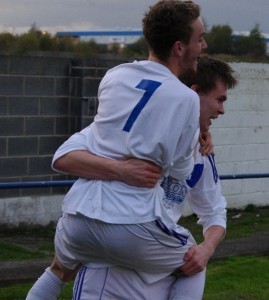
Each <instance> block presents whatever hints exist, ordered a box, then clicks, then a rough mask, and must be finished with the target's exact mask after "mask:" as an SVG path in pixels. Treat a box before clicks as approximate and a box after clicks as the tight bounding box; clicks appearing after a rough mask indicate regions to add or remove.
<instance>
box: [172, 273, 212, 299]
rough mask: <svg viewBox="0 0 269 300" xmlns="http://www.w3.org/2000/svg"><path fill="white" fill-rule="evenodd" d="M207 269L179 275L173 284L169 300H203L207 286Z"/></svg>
mask: <svg viewBox="0 0 269 300" xmlns="http://www.w3.org/2000/svg"><path fill="white" fill-rule="evenodd" d="M205 277H206V270H203V271H202V272H199V273H197V274H195V275H193V276H190V277H187V276H181V277H178V278H177V280H176V281H175V283H174V284H173V286H172V288H171V292H170V296H169V298H167V299H169V300H201V299H202V298H203V293H204V287H205Z"/></svg>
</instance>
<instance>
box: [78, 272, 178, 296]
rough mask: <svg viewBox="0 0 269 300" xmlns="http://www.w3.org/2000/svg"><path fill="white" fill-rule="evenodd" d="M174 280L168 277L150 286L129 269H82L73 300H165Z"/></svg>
mask: <svg viewBox="0 0 269 300" xmlns="http://www.w3.org/2000/svg"><path fill="white" fill-rule="evenodd" d="M175 280H176V278H175V277H173V276H168V277H166V278H163V279H162V280H160V281H158V282H155V283H153V284H150V285H149V284H146V283H144V281H143V280H142V279H141V277H140V276H139V275H138V274H137V273H136V272H135V271H134V270H131V269H126V268H121V267H109V268H105V267H104V268H94V267H91V268H86V267H82V268H81V269H80V271H79V273H78V274H77V276H76V280H75V284H74V289H73V300H78V299H80V300H86V299H91V300H99V299H103V300H122V299H136V300H152V299H154V300H167V299H168V297H169V294H170V290H171V287H172V286H173V283H174V281H175Z"/></svg>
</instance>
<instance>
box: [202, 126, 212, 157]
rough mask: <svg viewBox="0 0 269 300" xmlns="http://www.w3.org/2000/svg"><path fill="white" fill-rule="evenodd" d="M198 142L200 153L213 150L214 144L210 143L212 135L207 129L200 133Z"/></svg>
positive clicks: (207, 152)
mask: <svg viewBox="0 0 269 300" xmlns="http://www.w3.org/2000/svg"><path fill="white" fill-rule="evenodd" d="M199 143H200V146H201V149H200V152H201V154H202V155H209V154H211V153H212V152H213V150H214V145H213V143H212V136H211V133H210V132H209V131H207V132H201V133H200V136H199Z"/></svg>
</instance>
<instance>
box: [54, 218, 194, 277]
mask: <svg viewBox="0 0 269 300" xmlns="http://www.w3.org/2000/svg"><path fill="white" fill-rule="evenodd" d="M57 229H58V230H57V233H56V236H59V238H58V239H57V240H56V241H55V250H56V253H57V257H58V258H59V261H60V262H61V264H62V265H64V266H65V267H66V268H68V269H75V268H76V267H77V264H78V262H80V263H81V264H82V265H84V266H88V264H89V263H100V262H101V263H103V264H106V265H105V266H113V265H116V266H122V267H125V268H129V269H135V270H136V271H137V272H139V274H140V276H141V277H142V278H143V280H144V281H145V282H147V283H153V282H155V281H158V280H160V279H161V278H164V277H167V276H169V275H170V274H171V273H172V272H173V271H174V270H175V269H177V268H178V267H180V266H181V265H183V263H184V260H183V258H184V255H185V253H186V252H187V251H188V249H189V248H190V247H191V246H193V245H194V244H195V241H194V239H193V237H192V236H191V234H190V233H189V232H188V231H187V230H186V229H184V228H181V231H180V232H177V234H175V232H168V233H167V231H166V230H162V228H160V227H158V226H157V225H156V223H155V221H152V222H148V223H143V224H128V225H124V224H109V223H105V222H102V221H98V220H94V219H90V218H87V217H85V216H82V215H67V216H66V217H65V218H62V222H61V224H60V226H57Z"/></svg>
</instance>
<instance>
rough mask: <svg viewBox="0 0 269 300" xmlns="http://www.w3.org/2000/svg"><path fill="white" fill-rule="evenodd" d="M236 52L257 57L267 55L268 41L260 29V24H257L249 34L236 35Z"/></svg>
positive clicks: (236, 53)
mask: <svg viewBox="0 0 269 300" xmlns="http://www.w3.org/2000/svg"><path fill="white" fill-rule="evenodd" d="M234 54H235V55H246V56H250V57H255V58H256V57H263V56H265V55H266V42H265V39H264V37H263V36H262V33H261V31H260V29H259V25H255V27H254V28H253V29H252V30H251V31H250V34H249V35H248V36H235V37H234Z"/></svg>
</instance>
